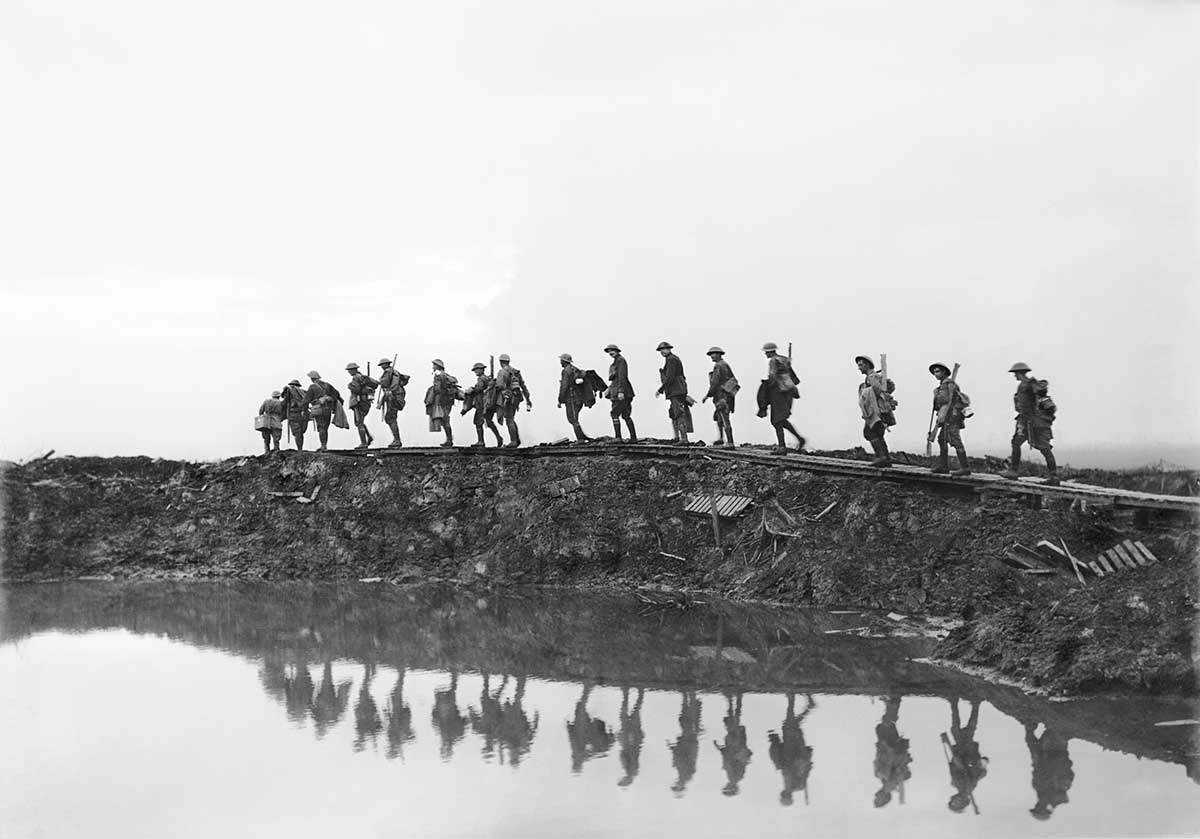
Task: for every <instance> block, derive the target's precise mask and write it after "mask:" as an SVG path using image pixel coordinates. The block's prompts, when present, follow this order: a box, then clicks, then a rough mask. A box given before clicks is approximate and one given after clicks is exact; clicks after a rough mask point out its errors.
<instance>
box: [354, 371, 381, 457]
mask: <svg viewBox="0 0 1200 839" xmlns="http://www.w3.org/2000/svg"><path fill="white" fill-rule="evenodd" d="M346 372H347V373H349V374H350V384H349V385H347V388H348V389H349V391H350V400H349V403H348V404H349V407H350V410H351V411H353V412H354V427H355V428H357V429H358V439H359V445H358V446H357V448H360V449H365V448H367V447H369V446H370V445H371V443H373V442H375V437H374V436H373V435H372V434H371V432H370V431H368V430H367V416H368V415H369V414H370V413H371V401H372V400H373V399H374V398H375V389H376V388H378V387H379V382H378V381H376V380H375V379H372V378H371V377H370V376H367V375H364V374H362V373H360V372H358V365H357V364H355V363H354V362H353V361H352V362H350V363H349V364H347V365H346Z"/></svg>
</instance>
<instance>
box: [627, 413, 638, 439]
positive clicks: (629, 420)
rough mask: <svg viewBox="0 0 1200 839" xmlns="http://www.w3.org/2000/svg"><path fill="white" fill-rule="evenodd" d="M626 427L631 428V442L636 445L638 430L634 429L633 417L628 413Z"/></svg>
mask: <svg viewBox="0 0 1200 839" xmlns="http://www.w3.org/2000/svg"><path fill="white" fill-rule="evenodd" d="M625 425H626V426H628V428H629V442H631V443H636V442H637V441H638V436H637V429H635V428H634V427H633V417H632V416H630V414H629V412H628V411H626V413H625Z"/></svg>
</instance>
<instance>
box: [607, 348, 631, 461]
mask: <svg viewBox="0 0 1200 839" xmlns="http://www.w3.org/2000/svg"><path fill="white" fill-rule="evenodd" d="M604 351H605V352H606V353H608V357H609V358H611V359H612V364H610V365H609V366H608V382H609V384H608V398H609V399H610V400H612V411H611V414H612V424H613V436H614V437H616V438H617V439H618V440H620V439H621V420H625V425H627V426H629V442H631V443H636V442H637V441H638V438H637V431H635V430H634V427H633V416H632V411H633V385H632V384H630V383H629V362H627V361H626V360H625V356H623V355H621V348H620V347H618V346H617V345H616V344H609V345H608V346H607V347H605V348H604Z"/></svg>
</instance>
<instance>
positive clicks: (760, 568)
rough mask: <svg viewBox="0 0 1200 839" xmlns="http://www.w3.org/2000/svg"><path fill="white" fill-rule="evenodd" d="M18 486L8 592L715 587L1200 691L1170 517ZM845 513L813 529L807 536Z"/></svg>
mask: <svg viewBox="0 0 1200 839" xmlns="http://www.w3.org/2000/svg"><path fill="white" fill-rule="evenodd" d="M318 487H319V490H318ZM3 491H4V498H3V510H4V518H3V526H4V530H3V535H2V545H3V565H2V571H3V576H4V579H5V580H6V581H9V582H24V581H38V580H47V579H64V578H68V579H69V578H77V577H81V576H85V577H94V576H103V577H108V576H111V577H112V578H115V579H147V578H149V579H161V578H180V579H200V578H203V579H211V578H238V579H255V580H285V579H359V578H367V577H380V578H383V579H384V580H387V581H397V582H407V581H418V580H450V581H457V582H460V583H465V584H469V585H477V586H481V587H496V586H505V585H512V584H549V585H557V586H573V587H605V588H641V589H643V590H644V589H645V588H646V587H648V586H649V587H654V588H656V589H657V590H658V591H659V593H658V594H656V595H655V596H657V597H660V598H661V597H666V596H668V595H667V594H665V592H685V593H687V592H691V593H695V592H705V593H711V594H715V595H720V596H724V597H729V598H734V599H755V600H770V601H777V602H782V603H795V604H813V605H823V606H850V607H866V608H872V609H882V610H888V611H892V612H900V613H903V614H905V615H913V616H926V615H927V616H935V615H936V616H953V617H961V618H963V619H964V623H963V625H962V626H961V627H959V628H957V629H954V630H953V631H952V632H951V633H950V634H949V636H948V637H946V638H944V639H943V640H941V641H940V642H939V644H938V645H937V647H936V648H935V651H934V655H935V656H937V657H940V658H943V659H946V660H949V661H953V662H958V663H962V664H968V665H977V666H982V667H986V668H989V669H991V670H993V671H996V672H999V673H1001V674H1004V675H1006V676H1009V677H1013V678H1017V679H1020V680H1022V681H1024V682H1025V683H1026V684H1029V685H1033V686H1039V687H1043V688H1046V689H1048V690H1051V691H1055V692H1068V693H1095V692H1100V691H1119V690H1132V691H1155V692H1174V693H1188V694H1195V693H1196V692H1197V679H1196V661H1195V649H1196V648H1195V637H1194V632H1195V625H1196V617H1197V614H1198V613H1197V608H1196V607H1197V603H1200V592H1198V591H1197V589H1198V587H1200V586H1198V581H1197V568H1198V558H1197V550H1198V543H1200V540H1198V539H1197V535H1196V533H1195V530H1194V524H1193V523H1192V522H1190V521H1187V520H1181V519H1180V518H1178V517H1177V516H1171V515H1164V516H1155V517H1151V518H1150V519H1149V520H1142V521H1141V522H1140V523H1139V524H1137V525H1135V524H1134V521H1133V518H1132V517H1131V516H1130V515H1129V514H1127V513H1121V512H1118V511H1114V510H1113V509H1111V508H1108V509H1106V508H1097V507H1095V506H1089V507H1088V509H1087V510H1086V511H1082V512H1081V511H1078V510H1076V511H1072V510H1070V509H1069V504H1068V503H1067V502H1066V501H1065V500H1062V501H1050V500H1047V502H1046V503H1045V505H1044V506H1043V507H1042V508H1040V509H1034V508H1033V506H1031V501H1030V499H1028V498H1022V497H1019V496H1008V495H996V494H993V493H988V494H986V495H985V496H982V497H981V496H980V495H979V494H977V493H975V492H974V491H972V490H971V489H970V488H969V487H964V488H963V489H962V490H955V489H953V488H934V487H929V488H919V487H914V486H912V485H899V484H895V483H891V482H885V481H879V480H872V479H867V478H857V477H855V478H851V477H834V476H828V475H813V474H808V473H804V472H797V471H784V470H782V469H776V468H772V467H770V466H766V465H760V464H757V463H738V462H731V461H729V460H719V459H713V460H708V459H705V458H703V457H702V456H700V457H697V456H693V457H689V458H658V457H644V458H643V457H630V456H621V457H617V456H608V457H604V456H596V457H560V456H556V455H554V454H553V453H546V454H545V456H540V457H532V456H524V457H507V456H504V455H502V454H494V455H491V454H489V455H485V456H480V455H469V454H465V453H460V454H442V455H438V456H428V457H426V456H421V455H419V454H415V453H414V454H413V455H411V456H403V457H394V458H388V459H367V458H350V457H341V456H337V455H324V456H319V455H315V454H306V453H302V454H295V453H289V454H286V455H283V456H274V457H271V458H267V459H263V458H241V459H236V460H230V461H225V462H222V463H215V464H192V463H180V462H173V461H162V460H150V459H147V458H113V459H98V458H70V459H61V460H48V461H41V462H35V463H30V464H26V465H22V466H12V465H9V466H8V467H6V468H5V470H4V476H3ZM272 493H277V494H272ZM708 493H720V494H739V495H744V496H748V497H750V498H753V499H754V500H755V503H754V504H753V505H752V506H751V507H750V509H749V511H748V512H747V513H746V514H745V515H744V516H743V517H742V518H741V519H739V520H738V522H737V523H736V524H732V523H729V522H725V523H724V526H723V528H722V534H721V541H722V544H721V546H720V547H718V546H717V545H716V544H715V540H714V534H713V529H712V523H711V521H710V519H708V518H707V517H696V516H691V515H687V514H685V513H684V512H683V506H684V502H685V499H686V498H687V497H688V496H689V495H692V494H708ZM297 494H299V495H297ZM310 499H311V501H310ZM306 502H307V503H306ZM833 502H836V503H835V504H834V506H833V508H832V509H830V510H829V511H828V512H827V513H826V514H825V515H824V516H822V517H821V519H820V521H818V522H812V521H808V520H807V519H806V518H805V517H806V516H816V515H817V514H818V513H820V512H821V511H822V510H825V509H826V508H827V507H828V505H829V504H830V503H833ZM789 519H790V521H789ZM764 524H765V527H764ZM771 531H774V534H779V535H773V533H772V532H771ZM1043 537H1047V538H1062V539H1065V540H1066V542H1067V543H1068V544H1069V545H1070V546H1071V548H1072V550H1073V551H1074V552H1075V553H1076V554H1077V555H1080V556H1082V557H1088V558H1090V557H1092V556H1093V555H1094V554H1095V553H1097V552H1098V551H1100V550H1103V549H1106V548H1108V547H1111V546H1112V544H1113V543H1115V542H1117V541H1119V540H1121V539H1124V538H1134V539H1140V540H1141V541H1143V542H1145V543H1146V544H1147V545H1148V546H1149V547H1150V548H1151V549H1152V550H1153V551H1154V553H1155V554H1156V555H1158V556H1159V557H1160V558H1162V559H1163V561H1162V562H1161V563H1159V564H1157V565H1152V566H1150V567H1147V568H1143V569H1141V570H1139V571H1136V572H1129V573H1128V574H1125V575H1118V576H1114V577H1110V578H1107V579H1103V580H1097V581H1090V582H1089V583H1088V585H1087V586H1086V587H1080V586H1078V585H1076V584H1074V583H1072V582H1070V581H1068V580H1067V579H1066V578H1065V577H1050V578H1046V577H1030V576H1026V575H1023V574H1021V573H1020V572H1018V571H1015V570H1013V569H1011V568H1009V567H1008V566H1006V565H1004V564H1003V563H1001V562H1000V561H999V560H998V557H999V556H1000V555H1002V554H1003V552H1004V550H1005V548H1006V547H1008V546H1009V545H1011V544H1012V543H1013V542H1017V541H1020V542H1022V543H1025V544H1029V545H1031V544H1033V543H1035V542H1036V541H1037V540H1038V539H1041V538H1043ZM680 597H681V598H684V597H686V595H680Z"/></svg>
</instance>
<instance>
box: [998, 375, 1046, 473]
mask: <svg viewBox="0 0 1200 839" xmlns="http://www.w3.org/2000/svg"><path fill="white" fill-rule="evenodd" d="M1008 372H1010V373H1014V374H1016V375H1017V377H1018V384H1017V392H1016V393H1014V394H1013V409H1014V410H1015V411H1016V413H1017V417H1016V428H1015V429H1014V431H1013V437H1012V459H1011V460H1010V461H1009V468H1008V470H1007V471H1005V472H1002V473H1001V475H1002V476H1003V477H1005V478H1009V479H1011V480H1016V479H1017V477H1018V475H1019V473H1018V467H1019V466H1020V465H1021V446H1022V445H1023V444H1024V443H1025V442H1026V441H1028V442H1029V445H1031V446H1032V447H1033V448H1035V449H1037V450H1038V451H1039V452H1041V453H1042V457H1044V458H1046V471H1047V472H1049V473H1050V474H1049V476H1048V477H1047V478H1046V483H1047V484H1050V485H1051V486H1058V484H1059V479H1058V462H1057V461H1056V460H1055V459H1054V447H1053V445H1052V444H1051V442H1050V441H1051V440H1052V439H1054V433H1053V431H1052V429H1051V424H1052V423H1053V422H1054V417H1053V415H1052V414H1048V413H1047V412H1045V411H1043V410H1041V409H1040V408H1039V407H1038V393H1037V380H1036V379H1034V378H1032V377H1031V376H1030V375H1029V373H1030V367H1029V365H1028V364H1025V363H1024V362H1021V361H1018V362H1017V363H1016V364H1014V365H1013V366H1012V367H1011V368H1009V371H1008Z"/></svg>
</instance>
